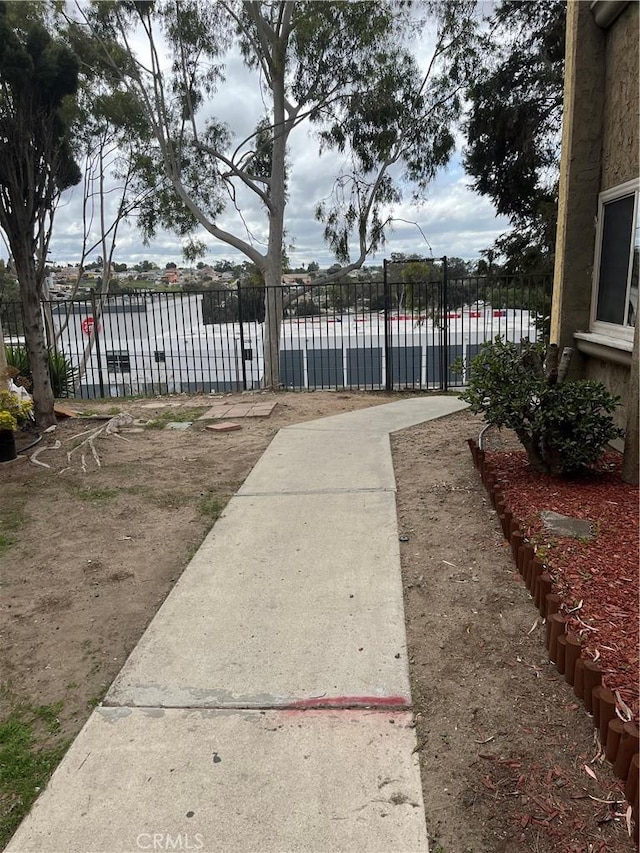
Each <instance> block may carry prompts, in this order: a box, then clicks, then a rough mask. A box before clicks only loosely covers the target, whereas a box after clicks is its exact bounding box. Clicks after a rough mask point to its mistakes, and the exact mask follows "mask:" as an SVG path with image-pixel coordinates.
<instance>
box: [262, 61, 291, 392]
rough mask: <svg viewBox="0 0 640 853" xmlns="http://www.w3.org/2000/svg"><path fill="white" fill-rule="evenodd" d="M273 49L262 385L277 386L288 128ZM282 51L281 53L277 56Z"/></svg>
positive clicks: (281, 73)
mask: <svg viewBox="0 0 640 853" xmlns="http://www.w3.org/2000/svg"><path fill="white" fill-rule="evenodd" d="M279 47H280V48H281V50H280V51H278V50H277V48H276V49H274V61H275V64H276V66H277V67H276V71H275V73H274V75H273V80H272V90H273V125H274V130H273V136H274V138H273V148H272V152H271V184H270V193H269V202H270V210H269V244H268V249H267V256H266V260H265V269H264V270H263V271H262V272H263V275H264V283H265V295H264V304H265V315H264V380H263V384H264V387H265V388H270V389H271V390H274V391H277V390H278V388H280V327H281V324H282V315H283V297H282V248H283V247H282V243H283V238H284V208H285V158H286V153H287V137H288V131H287V128H286V126H285V110H284V67H285V65H284V49H282V46H281V45H280V46H279ZM278 53H282V56H278Z"/></svg>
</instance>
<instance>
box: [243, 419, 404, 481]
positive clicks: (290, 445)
mask: <svg viewBox="0 0 640 853" xmlns="http://www.w3.org/2000/svg"><path fill="white" fill-rule="evenodd" d="M395 487H396V480H395V475H394V473H393V464H392V462H391V453H390V450H389V437H388V435H387V434H386V433H381V434H379V435H372V434H368V435H367V436H366V440H363V437H362V435H360V434H358V433H356V432H353V433H351V432H335V431H331V432H327V431H318V432H314V433H310V432H309V430H298V429H289V428H287V429H282V430H280V432H279V433H278V434H277V435H276V437H275V438H274V439H273V441H272V442H271V444H270V445H269V447H268V448H267V450H266V452H265V453H264V454H263V455H262V457H261V458H260V460H259V461H258V463H257V464H256V466H255V467H254V469H253V470H252V472H251V473H250V474H249V476H248V477H247V479H246V480H245V481H244V483H243V485H242V486H241V488H240V490H239V491H238V494H239V495H258V494H274V493H279V494H286V493H309V492H329V491H333V492H340V491H354V490H357V489H389V490H391V491H394V490H395Z"/></svg>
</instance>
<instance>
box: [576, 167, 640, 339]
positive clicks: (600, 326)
mask: <svg viewBox="0 0 640 853" xmlns="http://www.w3.org/2000/svg"><path fill="white" fill-rule="evenodd" d="M629 195H635V202H634V206H633V222H632V224H631V245H630V247H629V264H630V267H629V274H631V265H632V264H633V253H634V249H635V247H634V242H633V238H634V235H635V231H636V224H637V221H638V206H639V199H640V178H634V179H633V180H632V181H626V182H625V183H624V184H618V185H617V186H615V187H611V189H608V190H604V191H603V192H601V193H600V195H599V196H598V220H597V228H596V243H595V251H594V257H593V281H592V287H591V319H590V323H589V329H590V331H591V332H593V333H594V334H596V335H600V336H604V337H606V338H608V339H609V341H610V343H609V346H614V347H615V346H616V342H620V344H621V345H622V348H623V349H627V347H626V346H624V344H627V343H628V342H629V341H631V342H632V343H633V334H634V327H633V326H621V325H618V324H617V323H605V322H604V321H603V320H597V319H596V313H597V310H598V287H599V284H600V282H599V276H600V257H601V254H602V229H603V225H604V216H603V212H604V205H605V204H607V203H608V202H611V201H617V200H618V199H621V198H624V197H625V196H629Z"/></svg>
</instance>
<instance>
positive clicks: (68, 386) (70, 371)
mask: <svg viewBox="0 0 640 853" xmlns="http://www.w3.org/2000/svg"><path fill="white" fill-rule="evenodd" d="M6 353H7V365H8V366H9V367H11V368H13V371H12V372H13V373H14V375H15V377H16V378H17V379H18V384H22V385H24V386H25V387H26V388H29V389H30V388H31V386H32V384H33V378H32V376H31V368H30V367H29V354H28V352H27V348H26V347H25V346H20V345H17V346H8V347H6ZM75 375H76V371H75V368H74V367H73V366H72V364H71V362H70V361H69V359H68V358H67V357H66V355H64V353H61V352H57V351H56V350H49V377H50V379H51V388H52V390H53V396H54V397H69V396H70V395H71V394H73V391H74V381H75Z"/></svg>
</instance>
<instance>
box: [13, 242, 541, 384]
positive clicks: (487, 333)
mask: <svg viewBox="0 0 640 853" xmlns="http://www.w3.org/2000/svg"><path fill="white" fill-rule="evenodd" d="M356 275H357V277H356V276H355V275H354V277H351V278H346V279H344V280H342V281H334V282H331V283H329V284H321V283H320V284H314V282H313V281H310V282H302V283H297V284H294V285H283V286H282V291H283V299H284V301H285V304H286V305H287V309H286V311H285V316H284V317H283V320H282V324H281V328H280V332H281V334H280V375H281V384H282V387H283V388H285V389H316V388H317V389H321V388H327V389H331V388H335V389H337V388H350V389H354V390H356V389H357V390H385V389H386V390H388V391H391V390H393V389H404V388H409V389H417V390H418V389H424V390H426V389H435V390H445V391H446V390H448V389H449V388H455V387H460V386H462V385H464V384H465V383H466V381H467V377H468V373H469V369H470V363H471V360H472V358H473V356H474V355H475V354H476V353H477V351H478V349H479V347H480V346H481V345H482V343H483V342H484V341H487V340H492V339H493V338H495V337H496V335H500V336H501V337H502V338H504V339H507V340H511V341H514V342H516V343H519V342H520V340H521V339H522V338H525V337H526V338H529V339H530V340H538V339H540V338H541V337H543V335H544V329H545V325H546V323H547V322H548V313H549V302H550V294H551V278H550V276H548V275H538V276H514V275H496V276H488V275H485V276H471V277H470V276H466V277H464V278H457V277H453V276H451V275H450V270H449V265H448V262H447V258H437V259H431V258H429V259H422V258H412V259H408V260H407V259H403V260H395V259H392V260H385V262H384V264H383V270H382V275H380V274H377V275H376V274H375V273H373V274H372V273H371V272H370V271H362V272H360V273H359V274H356ZM263 295H264V294H263V293H262V292H261V291H260V289H259V288H247V289H246V290H245V288H242V287H238V286H237V285H233V284H232V285H229V286H227V287H225V288H221V287H220V288H218V289H215V290H214V289H208V290H204V291H196V292H188V293H187V292H172V293H160V292H156V291H154V292H129V293H120V294H118V295H111V296H108V297H106V298H103V299H102V300H101V301H100V302H98V300H97V299H96V297H95V295H94V294H93V293H91V294H89V295H87V296H85V297H83V298H81V299H74V300H72V301H69V300H58V301H51V302H47V303H43V315H44V317H45V320H46V327H47V329H48V330H50V339H51V338H52V337H54V336H55V341H56V348H57V350H58V352H59V353H61V354H62V355H63V356H64V358H65V359H66V360H67V362H68V364H69V365H70V367H72V368H73V370H74V371H75V372H74V378H73V381H72V382H71V384H70V387H69V389H68V393H69V395H70V396H82V397H98V396H99V397H103V396H106V397H119V396H128V395H132V394H140V395H145V394H146V395H148V394H162V393H177V392H190V393H193V392H204V393H208V392H212V391H242V390H249V389H257V388H260V387H261V382H262V375H263V368H264V358H263V337H264V332H265V330H264V302H263ZM0 313H1V315H2V324H3V327H4V333H5V344H6V345H9V346H10V347H13V348H14V350H15V352H14V353H13V356H16V355H20V353H19V352H18V351H19V350H20V349H21V348H22V349H24V337H23V332H22V325H21V322H22V321H21V311H20V305H19V304H18V303H16V304H6V303H5V304H2V305H0Z"/></svg>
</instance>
